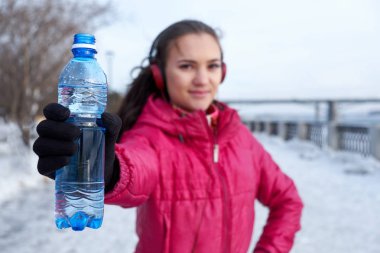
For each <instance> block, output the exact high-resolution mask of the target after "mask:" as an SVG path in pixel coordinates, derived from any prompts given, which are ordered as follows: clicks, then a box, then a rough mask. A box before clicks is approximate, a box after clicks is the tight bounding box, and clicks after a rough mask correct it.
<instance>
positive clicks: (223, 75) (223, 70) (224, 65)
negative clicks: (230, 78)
mask: <svg viewBox="0 0 380 253" xmlns="http://www.w3.org/2000/svg"><path fill="white" fill-rule="evenodd" d="M226 74H227V65H226V64H225V63H224V62H223V63H222V80H221V81H220V83H223V81H224V78H226Z"/></svg>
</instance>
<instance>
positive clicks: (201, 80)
mask: <svg viewBox="0 0 380 253" xmlns="http://www.w3.org/2000/svg"><path fill="white" fill-rule="evenodd" d="M208 80H209V73H208V71H207V69H204V68H199V69H197V71H196V72H195V76H194V79H193V83H194V84H195V85H206V84H207V83H208Z"/></svg>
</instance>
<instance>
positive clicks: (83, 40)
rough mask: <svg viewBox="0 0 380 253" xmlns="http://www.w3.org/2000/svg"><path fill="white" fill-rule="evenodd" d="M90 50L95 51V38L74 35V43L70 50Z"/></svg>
mask: <svg viewBox="0 0 380 253" xmlns="http://www.w3.org/2000/svg"><path fill="white" fill-rule="evenodd" d="M74 48H90V49H94V50H95V51H96V46H95V36H94V35H92V34H88V33H77V34H75V35H74V42H73V45H72V46H71V49H74Z"/></svg>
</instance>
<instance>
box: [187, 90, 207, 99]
mask: <svg viewBox="0 0 380 253" xmlns="http://www.w3.org/2000/svg"><path fill="white" fill-rule="evenodd" d="M189 93H190V95H191V96H192V97H194V98H204V97H206V96H208V95H209V94H210V91H205V90H203V91H202V90H191V91H189Z"/></svg>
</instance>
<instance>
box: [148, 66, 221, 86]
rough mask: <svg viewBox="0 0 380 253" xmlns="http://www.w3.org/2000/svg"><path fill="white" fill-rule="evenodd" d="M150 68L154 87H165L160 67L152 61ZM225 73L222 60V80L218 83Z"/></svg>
mask: <svg viewBox="0 0 380 253" xmlns="http://www.w3.org/2000/svg"><path fill="white" fill-rule="evenodd" d="M150 70H151V71H152V75H153V79H154V82H155V84H156V87H157V88H158V89H159V90H163V89H164V87H165V81H164V77H163V75H162V73H161V69H160V67H159V66H158V64H157V63H154V62H153V63H151V64H150ZM226 73H227V65H226V64H225V63H224V62H222V80H221V81H220V83H222V82H223V81H224V78H225V77H226Z"/></svg>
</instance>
